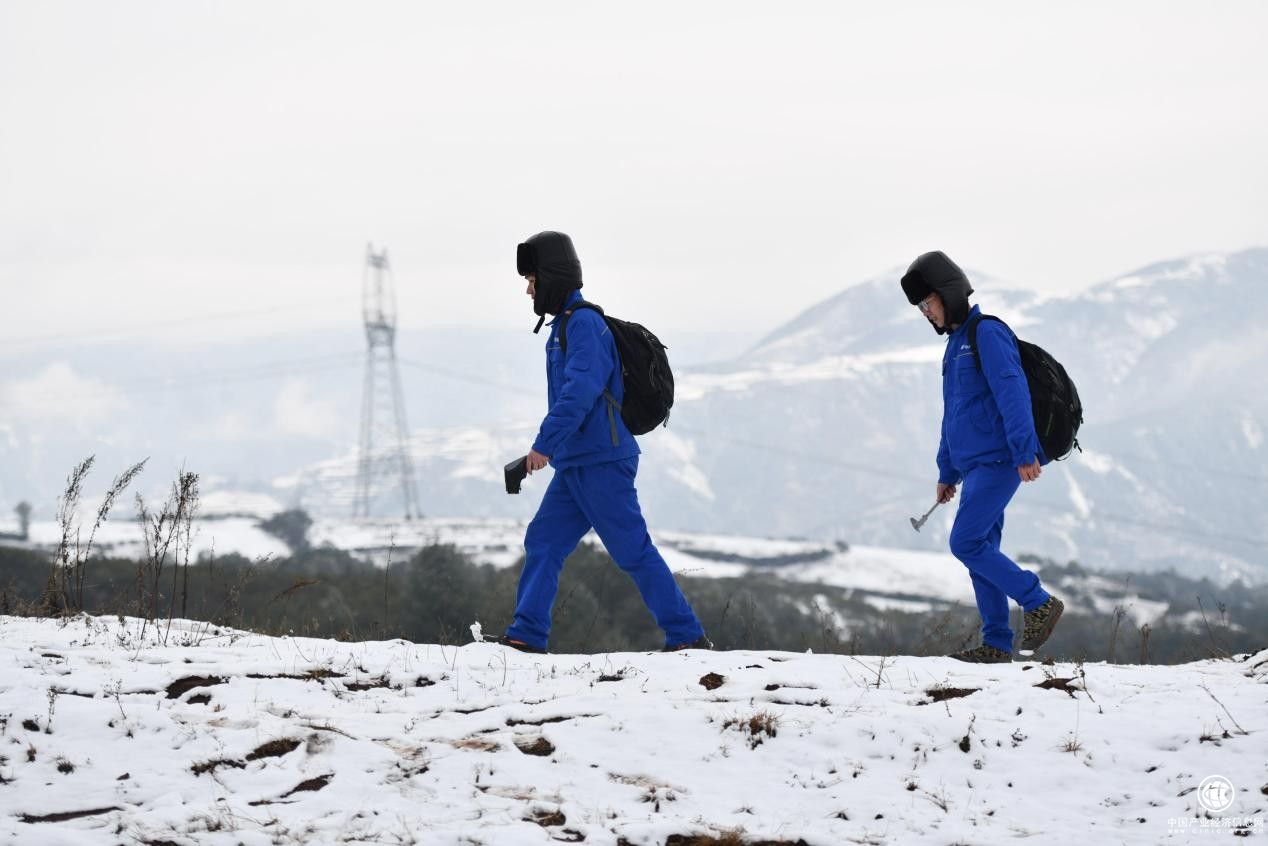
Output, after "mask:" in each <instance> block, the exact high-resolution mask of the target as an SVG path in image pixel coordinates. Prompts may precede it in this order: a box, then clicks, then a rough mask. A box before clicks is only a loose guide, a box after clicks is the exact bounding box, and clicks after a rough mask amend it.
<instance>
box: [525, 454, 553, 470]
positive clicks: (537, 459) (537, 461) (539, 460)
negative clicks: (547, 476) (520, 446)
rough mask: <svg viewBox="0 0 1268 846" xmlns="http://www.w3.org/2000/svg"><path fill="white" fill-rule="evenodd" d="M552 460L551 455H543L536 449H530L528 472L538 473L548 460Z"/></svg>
mask: <svg viewBox="0 0 1268 846" xmlns="http://www.w3.org/2000/svg"><path fill="white" fill-rule="evenodd" d="M548 461H550V456H549V455H542V454H541V453H540V452H538V451H537V450H535V449H530V450H529V451H528V472H529V473H536V472H537V471H538V470H540V469H542V468H543V467H545V466H546V462H548Z"/></svg>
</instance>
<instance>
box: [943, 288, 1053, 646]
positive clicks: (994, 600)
mask: <svg viewBox="0 0 1268 846" xmlns="http://www.w3.org/2000/svg"><path fill="white" fill-rule="evenodd" d="M980 317H981V311H980V310H979V309H978V307H977V306H974V307H973V308H972V310H971V311H970V312H969V316H968V319H967V320H965V322H964V323H963V324H961V325H960V327H959V328H957V329H956V330H955V331H954V332H952V333H951V335H950V337H948V338H947V349H946V352H945V354H944V355H943V357H942V401H943V412H942V438H941V442H940V443H939V445H938V459H937V460H938V482H939V483H941V484H944V485H955V484H960V483H961V482H963V485H962V487H961V488H960V506H959V509H958V510H957V511H956V515H955V523H954V524H953V525H952V528H951V554H952V555H954V556H955V557H956V558H958V559H959V560H960V561H961V562H963V564H964V566H965V567H967V568H968V570H969V574H970V576H971V577H972V579H973V592H974V594H975V596H976V597H977V609H978V613H980V614H981V615H982V642H983V643H985V644H988V645H990V646H993V647H995V648H996V649H1001V650H1003V651H1005V652H1012V651H1013V630H1012V629H1011V628H1010V627H1009V625H1008V600H1009V598H1011V599H1013V600H1014V601H1015V602H1017V603H1018V604H1019V605H1021V607H1022V609H1023V610H1025V611H1033V610H1034V609H1035V608H1038V607H1039V606H1040V605H1042V604H1043V603H1044V602H1046V601H1047V599H1048V592H1047V591H1045V590H1044V589H1043V587H1042V585H1040V583H1039V577H1038V576H1037V575H1035V574H1034V573H1032V572H1030V571H1029V570H1023V569H1022V568H1021V567H1019V566H1017V564H1016V563H1014V562H1013V560H1012V559H1010V558H1009V557H1008V556H1006V555H1004V553H1002V552H1000V548H999V547H1000V537H1001V535H1002V534H1003V531H1004V509H1005V508H1006V507H1007V506H1008V503H1009V500H1011V499H1012V498H1013V494H1015V493H1016V492H1017V488H1018V486H1019V485H1020V484H1021V477H1020V476H1019V475H1018V473H1017V468H1018V467H1022V466H1025V465H1027V464H1031V463H1033V462H1034V461H1035V459H1036V458H1037V459H1038V460H1039V462H1040V464H1047V463H1048V458H1047V456H1046V455H1044V452H1043V448H1042V447H1041V446H1040V445H1039V436H1038V435H1037V434H1036V433H1035V423H1034V418H1033V416H1032V413H1031V407H1030V389H1029V387H1028V386H1027V384H1026V374H1025V373H1024V372H1023V371H1022V367H1021V357H1020V354H1019V353H1018V350H1017V342H1016V339H1015V338H1014V337H1013V335H1012V333H1011V332H1010V331H1009V329H1008V327H1006V326H1004V325H1003V324H1002V323H999V322H997V321H994V320H981V321H980V322H979V324H978V327H977V345H978V350H979V353H980V357H981V361H982V367H981V370H979V369H978V365H977V362H976V361H975V359H974V356H973V349H972V347H971V346H970V345H969V335H968V327H969V325H970V324H971V323H972V322H973V321H975V320H979V319H980Z"/></svg>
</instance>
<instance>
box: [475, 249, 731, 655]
mask: <svg viewBox="0 0 1268 846" xmlns="http://www.w3.org/2000/svg"><path fill="white" fill-rule="evenodd" d="M516 269H517V270H518V272H519V274H520V275H521V276H523V277H524V278H525V279H526V280H527V281H528V288H527V291H526V293H527V294H528V296H529V297H531V298H532V300H533V311H534V312H535V313H536V314H537V315H538V317H539V319H538V321H537V328H536V329H534V330H533V331H534V332H537V331H538V330H540V329H541V327H542V322H543V321H544V320H545V319H546V316H547V315H552V316H554V318H555V319H554V320H552V321H551V322H550V324H549V326H550V336H549V338H548V339H547V341H546V392H547V401H548V403H549V411H547V413H546V418H545V419H544V420H543V421H542V424H541V428H540V429H539V430H538V433H537V438H536V440H534V441H533V447H532V449H531V450H529V453H528V468H527V469H528V472H529V473H534V472H536V471H538V470H541V469H542V468H543V467H545V466H546V465H547V464H550V466H551V467H552V468H553V469H554V471H555V475H554V478H552V479H551V480H550V484H549V485H548V486H547V488H546V493H545V495H543V497H542V501H541V505H540V506H539V507H538V509H537V515H536V516H535V517H534V518H533V520H532V522H531V523H529V525H528V531H527V532H526V533H525V535H524V568H523V570H522V571H521V572H520V579H519V587H518V589H517V591H516V605H515V620H514V622H513V623H512V625H511V626H510V627H509V628H508V629H507V630H506V633H505V634H504V635H502V636H501V637H500V638H499V639H498V642H499V643H501V644H503V645H505V646H510V647H513V648H515V649H519V650H520V651H523V652H536V653H544V652H545V651H546V647H547V642H548V640H549V637H550V614H551V606H552V605H553V604H554V602H555V594H556V592H557V591H558V590H559V573H560V570H562V569H563V564H564V559H565V558H567V557H568V555H569V554H570V553H571V552H572V551H573V549H575V548H576V546H577V544H578V543H580V541H581V538H582V537H583V536H584V535H585V534H586V532H588V531H590V529H591V528H592V527H593V528H594V530H595V531H596V532H597V533H598V535H599V539H600V540H602V541H603V545H604V546H605V547H606V548H607V550H608V554H610V555H611V556H612V559H613V560H614V561H615V562H616V564H617V566H618V567H620V568H621V569H622V570H624V571H625V572H626V573H627V574H628V575H629V576H630V578H632V579H633V580H634V584H635V585H636V586H637V587H638V590H639V593H641V594H642V596H643V601H644V602H645V603H646V604H647V607H648V609H649V610H650V611H651V612H652V616H653V617H655V619H656V624H657V625H658V626H660V627H661V629H662V630H663V631H664V633H665V647H664V651H666V652H671V651H678V650H680V649H711V648H713V644H712V643H711V642H710V641H709V639H708V638H707V637H705V634H704V628H703V627H702V626H701V625H700V621H699V620H698V619H697V618H696V615H695V612H694V611H692V609H691V606H690V605H689V604H688V602H687V599H686V597H685V596H683V594H682V591H681V590H680V589H679V587H678V583H677V582H676V581H675V580H674V575H673V573H671V572H670V570H669V566H668V565H667V564H666V563H665V559H664V558H662V557H661V554H660V552H659V551H658V550H657V549H656V546H655V545H654V544H653V543H652V539H651V537H650V536H649V535H648V533H647V523H646V521H645V520H644V519H643V514H642V511H641V510H640V508H639V504H638V495H637V492H636V491H635V490H634V477H635V475H636V474H637V472H638V457H639V452H640V451H639V447H638V443H637V442H636V441H635V440H634V436H633V435H632V434H630V431H629V429H628V428H627V427H626V425H625V423H624V421H622V419H621V415H620V403H621V402H622V399H623V397H624V389H623V385H622V379H621V364H620V361H619V359H618V357H617V348H616V342H615V340H614V339H613V337H612V332H611V330H610V329H609V328H608V324H607V322H606V321H605V320H604V318H603V316H602V314H601V313H600V312H598V311H595V310H593V309H590V308H576V306H577V304H578V303H581V302H583V298H582V296H581V291H580V290H579V289H580V288H581V284H582V283H581V262H580V261H579V260H578V258H577V251H576V249H574V247H573V245H572V239H571V238H569V237H568V236H567V235H565V234H563V233H562V232H539V233H538V234H536V235H534V236H533V237H531V238H529V239H528V240H527V241H525V242H524V243H522V244H520V245H519V248H518V250H517V252H516ZM565 314H566V315H567V317H566V319H565V320H564V321H562V323H563V324H566V331H567V337H566V340H565V343H564V344H563V345H562V347H566V351H565V349H564V348H562V347H561V344H560V339H559V330H560V328H561V321H560V317H561V316H563V315H565Z"/></svg>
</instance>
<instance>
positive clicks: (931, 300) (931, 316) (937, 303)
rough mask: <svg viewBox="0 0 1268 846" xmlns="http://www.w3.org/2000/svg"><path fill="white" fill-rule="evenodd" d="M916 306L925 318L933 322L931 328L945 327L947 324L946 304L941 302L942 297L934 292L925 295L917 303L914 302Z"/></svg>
mask: <svg viewBox="0 0 1268 846" xmlns="http://www.w3.org/2000/svg"><path fill="white" fill-rule="evenodd" d="M916 307H917V308H918V309H920V313H921V314H923V315H924V316H925V319H926V320H928V321H929V322H930V323H932V324H933V328H935V329H945V328H946V325H947V310H946V306H944V305H943V304H942V297H940V296H938V294H937V293H936V292H935V293H932V294H930V295H929V296H927V297H925V298H924V299H923V300H921V301H920V302H919V303H917V304H916Z"/></svg>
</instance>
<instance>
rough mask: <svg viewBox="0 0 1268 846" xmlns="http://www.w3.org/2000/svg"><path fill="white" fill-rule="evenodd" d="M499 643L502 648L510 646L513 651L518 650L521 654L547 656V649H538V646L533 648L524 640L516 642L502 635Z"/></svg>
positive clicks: (498, 640)
mask: <svg viewBox="0 0 1268 846" xmlns="http://www.w3.org/2000/svg"><path fill="white" fill-rule="evenodd" d="M497 642H498V643H500V644H501V645H502V646H509V647H511V648H512V649H518V650H519V651H520V652H531V653H532V654H533V655H545V654H546V650H545V649H538V648H537V647H536V646H531V645H529V644H527V643H525V642H524V641H522V640H514V639H513V638H509V637H507V636H506V635H502V636H501V637H499V638H498V639H497Z"/></svg>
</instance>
